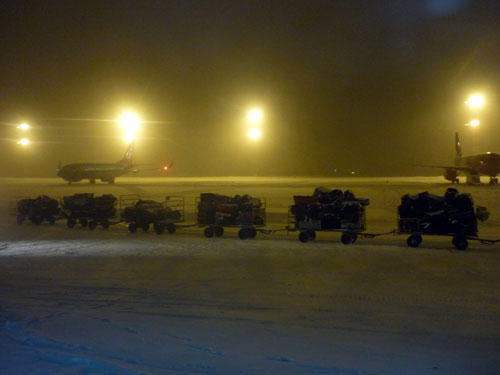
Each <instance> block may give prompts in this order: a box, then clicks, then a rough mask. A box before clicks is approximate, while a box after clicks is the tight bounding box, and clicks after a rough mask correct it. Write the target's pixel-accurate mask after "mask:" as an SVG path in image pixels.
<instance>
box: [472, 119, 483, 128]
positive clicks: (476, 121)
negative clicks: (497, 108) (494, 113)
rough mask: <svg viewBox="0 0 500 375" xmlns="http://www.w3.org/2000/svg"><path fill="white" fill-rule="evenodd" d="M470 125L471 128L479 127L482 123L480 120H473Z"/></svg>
mask: <svg viewBox="0 0 500 375" xmlns="http://www.w3.org/2000/svg"><path fill="white" fill-rule="evenodd" d="M469 124H470V126H473V127H476V126H479V124H481V123H480V122H479V120H471V122H470V123H469Z"/></svg>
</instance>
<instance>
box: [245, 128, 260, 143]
mask: <svg viewBox="0 0 500 375" xmlns="http://www.w3.org/2000/svg"><path fill="white" fill-rule="evenodd" d="M247 135H248V137H250V138H251V139H255V140H256V139H259V138H260V130H259V129H257V128H253V129H250V131H249V132H248V134H247Z"/></svg>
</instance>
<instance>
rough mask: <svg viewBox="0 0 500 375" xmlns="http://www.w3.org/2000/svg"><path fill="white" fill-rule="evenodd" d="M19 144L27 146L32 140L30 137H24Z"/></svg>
mask: <svg viewBox="0 0 500 375" xmlns="http://www.w3.org/2000/svg"><path fill="white" fill-rule="evenodd" d="M17 144H18V145H21V146H27V145H29V144H30V141H29V139H26V138H23V139H21V140H20V141H18V142H17Z"/></svg>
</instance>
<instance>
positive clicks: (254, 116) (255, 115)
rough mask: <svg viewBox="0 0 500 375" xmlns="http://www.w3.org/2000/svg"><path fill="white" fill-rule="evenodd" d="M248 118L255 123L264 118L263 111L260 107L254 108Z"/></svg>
mask: <svg viewBox="0 0 500 375" xmlns="http://www.w3.org/2000/svg"><path fill="white" fill-rule="evenodd" d="M247 119H248V121H250V122H253V123H257V122H260V121H261V120H262V111H261V110H260V109H252V110H251V111H250V112H248V115H247Z"/></svg>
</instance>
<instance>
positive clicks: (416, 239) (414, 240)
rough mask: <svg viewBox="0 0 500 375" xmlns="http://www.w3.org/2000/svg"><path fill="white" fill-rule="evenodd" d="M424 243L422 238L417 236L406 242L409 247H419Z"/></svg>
mask: <svg viewBox="0 0 500 375" xmlns="http://www.w3.org/2000/svg"><path fill="white" fill-rule="evenodd" d="M421 243H422V237H420V236H417V235H415V234H412V235H411V236H410V237H408V239H407V240H406V244H407V245H408V246H409V247H418V245H420V244H421Z"/></svg>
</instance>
